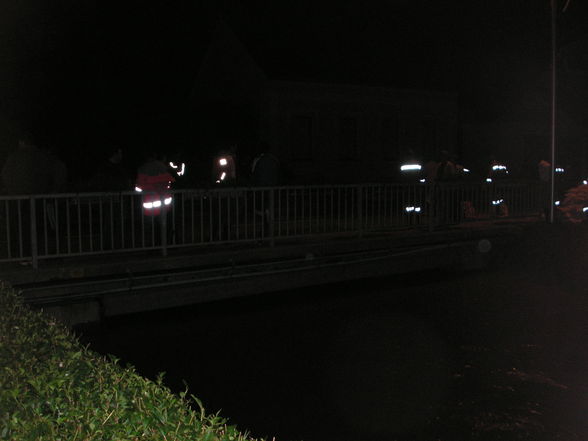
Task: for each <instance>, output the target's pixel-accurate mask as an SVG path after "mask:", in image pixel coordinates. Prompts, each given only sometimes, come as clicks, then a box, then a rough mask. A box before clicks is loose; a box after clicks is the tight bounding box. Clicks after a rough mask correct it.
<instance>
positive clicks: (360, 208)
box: [356, 184, 363, 238]
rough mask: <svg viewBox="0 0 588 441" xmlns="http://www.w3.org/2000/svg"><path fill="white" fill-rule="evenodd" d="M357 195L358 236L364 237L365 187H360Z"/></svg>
mask: <svg viewBox="0 0 588 441" xmlns="http://www.w3.org/2000/svg"><path fill="white" fill-rule="evenodd" d="M356 188H357V195H356V203H357V235H358V236H359V237H360V238H361V237H363V185H361V184H360V185H358V186H357V187H356Z"/></svg>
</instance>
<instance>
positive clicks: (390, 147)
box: [380, 116, 400, 161]
mask: <svg viewBox="0 0 588 441" xmlns="http://www.w3.org/2000/svg"><path fill="white" fill-rule="evenodd" d="M399 128H400V123H399V121H398V117H397V116H391V117H386V118H384V119H382V122H381V126H380V137H381V139H380V142H381V146H382V157H383V158H384V159H385V160H387V161H396V160H398V159H399V157H400V152H399V148H400V145H399V142H398V138H399V136H398V135H399V132H400V130H399Z"/></svg>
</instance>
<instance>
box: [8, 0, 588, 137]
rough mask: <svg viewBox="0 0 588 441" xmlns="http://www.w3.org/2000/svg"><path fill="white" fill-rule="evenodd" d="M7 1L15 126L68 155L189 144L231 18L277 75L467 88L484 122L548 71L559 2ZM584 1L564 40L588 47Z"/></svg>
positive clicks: (465, 97) (467, 107)
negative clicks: (212, 59)
mask: <svg viewBox="0 0 588 441" xmlns="http://www.w3.org/2000/svg"><path fill="white" fill-rule="evenodd" d="M2 3H3V4H2V6H1V9H2V10H1V11H0V17H1V18H0V26H1V27H0V32H1V37H2V40H1V41H2V46H1V47H0V55H1V62H2V64H3V68H2V70H1V71H0V72H1V73H0V87H1V93H2V97H3V100H2V101H3V102H2V108H1V109H2V112H3V115H8V117H9V118H11V120H12V119H16V120H25V121H27V124H29V122H30V121H33V122H32V123H30V124H31V125H33V126H34V128H35V130H36V129H37V128H39V127H42V128H43V131H44V133H46V137H47V139H51V140H52V142H53V143H55V144H62V145H65V144H67V143H69V144H76V145H88V144H90V143H91V142H93V140H97V139H101V138H108V137H115V138H118V139H119V140H120V141H122V142H125V143H128V142H134V141H136V142H144V140H145V139H152V138H153V136H152V135H153V134H154V133H151V132H157V136H159V138H157V139H161V136H172V137H173V136H176V135H178V136H179V135H180V134H181V132H182V130H183V127H184V126H185V124H186V121H184V119H186V118H187V113H186V111H185V110H186V108H187V107H188V106H189V91H190V89H191V88H192V85H193V81H194V77H195V75H196V72H197V69H198V66H199V63H200V60H201V57H202V54H203V52H204V50H205V48H206V46H207V44H208V41H209V39H210V35H211V30H212V28H213V26H214V23H215V20H216V19H217V17H219V16H222V17H223V18H224V19H225V20H226V21H227V22H228V23H229V25H230V26H231V27H232V28H233V29H234V31H235V33H236V34H237V35H238V37H239V38H240V39H241V40H242V41H243V42H244V44H245V45H246V46H247V47H248V48H249V50H250V52H251V54H252V55H253V57H254V58H255V59H256V60H258V62H259V63H260V65H261V66H262V67H263V68H264V69H265V70H266V72H267V73H268V74H269V75H270V77H274V78H289V79H309V80H315V81H335V82H345V83H356V84H374V85H390V86H396V87H408V88H425V89H440V90H450V91H455V92H457V93H458V94H459V96H460V101H461V103H462V105H463V108H462V109H463V113H464V114H466V115H469V116H470V117H475V118H479V119H489V120H491V119H493V118H496V117H497V115H500V114H501V113H502V112H504V110H505V108H508V107H509V106H510V105H511V104H512V103H511V101H512V99H513V97H515V96H516V93H517V90H519V89H520V88H521V87H522V86H524V85H525V84H526V83H529V82H530V81H533V80H534V79H535V78H537V77H538V76H540V75H541V73H542V72H543V73H545V71H546V69H548V68H549V43H550V4H549V0H508V1H507V0H495V1H491V2H490V1H484V0H470V1H463V0H459V1H450V0H447V1H439V0H411V1H408V0H372V1H365V0H361V1H360V0H347V1H346V0H339V1H332V0H329V1H320V0H298V1H296V2H282V1H275V0H251V1H238V0H223V1H215V0H208V1H200V2H198V1H170V2H163V1H154V0H144V1H138V0H132V1H120V2H102V1H97V0H94V1H91V0H75V1H74V0H54V1H51V2H46V1H41V0H22V1H19V2H2ZM565 3H566V1H565V0H559V9H560V10H561V9H562V8H563V6H564V5H565ZM585 3H586V2H583V1H581V0H571V2H570V4H569V5H568V8H567V11H566V12H565V14H562V15H561V17H560V18H559V26H560V32H561V34H560V36H559V37H560V42H568V41H573V40H576V39H578V38H579V37H581V36H582V34H583V26H584V23H586V18H588V14H587V7H586V4H585ZM146 128H148V129H146ZM170 133H171V135H170ZM64 134H67V135H65V136H64ZM64 138H65V139H64ZM101 142H102V141H101ZM105 142H106V141H105Z"/></svg>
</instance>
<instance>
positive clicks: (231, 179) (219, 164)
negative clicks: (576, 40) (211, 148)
mask: <svg viewBox="0 0 588 441" xmlns="http://www.w3.org/2000/svg"><path fill="white" fill-rule="evenodd" d="M212 179H213V182H214V183H215V184H216V185H230V184H234V183H235V181H236V179H237V167H236V163H235V148H234V147H232V148H231V149H230V150H229V151H227V152H224V151H221V152H220V154H219V155H218V156H217V157H215V158H214V162H213V163H212Z"/></svg>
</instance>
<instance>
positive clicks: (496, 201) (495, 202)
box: [492, 199, 504, 205]
mask: <svg viewBox="0 0 588 441" xmlns="http://www.w3.org/2000/svg"><path fill="white" fill-rule="evenodd" d="M503 202H504V199H496V200H495V201H492V205H500V204H502V203H503Z"/></svg>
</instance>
